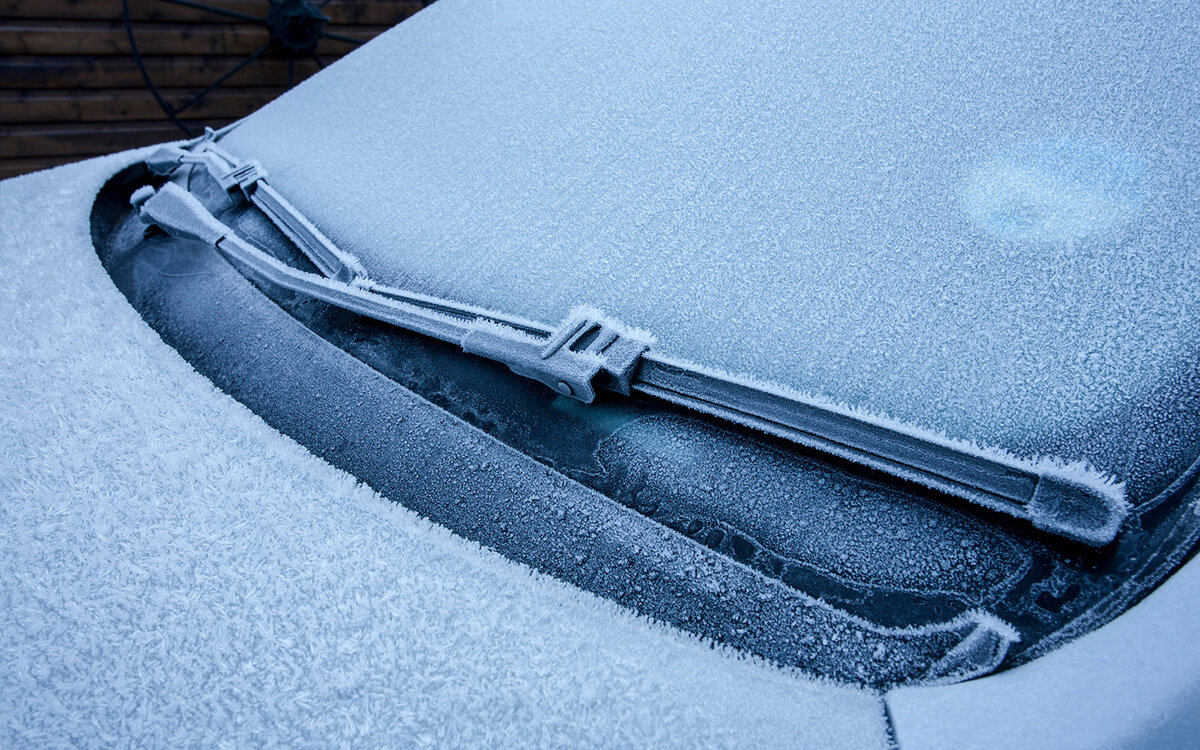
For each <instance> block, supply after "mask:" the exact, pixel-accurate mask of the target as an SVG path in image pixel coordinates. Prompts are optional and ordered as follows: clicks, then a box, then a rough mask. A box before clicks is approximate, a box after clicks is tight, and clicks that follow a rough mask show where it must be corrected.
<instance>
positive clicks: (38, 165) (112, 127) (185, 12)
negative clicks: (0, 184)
mask: <svg viewBox="0 0 1200 750" xmlns="http://www.w3.org/2000/svg"><path fill="white" fill-rule="evenodd" d="M194 1H195V2H199V3H201V4H203V5H206V6H210V7H211V8H216V9H221V10H227V11H232V12H235V13H242V14H245V15H249V16H255V17H265V16H266V15H267V12H268V10H269V7H270V2H269V0H194ZM424 4H426V3H423V2H421V1H420V0H413V1H405V0H391V1H387V0H331V1H330V2H328V3H327V4H326V5H324V6H323V7H322V8H321V13H323V14H324V15H326V16H328V17H329V18H330V22H329V23H328V25H327V26H326V27H325V29H326V30H327V31H330V32H333V33H337V34H341V35H343V36H347V37H352V38H356V39H363V40H367V39H370V38H372V37H374V36H376V35H378V34H380V33H382V32H384V31H386V30H387V29H388V28H390V27H392V26H394V25H395V24H397V23H399V22H400V21H402V20H404V19H405V18H407V17H408V16H410V15H412V14H413V13H415V12H416V11H418V10H420V9H421V7H422V6H423V5H424ZM129 8H130V17H131V20H132V28H133V32H134V39H135V40H136V42H137V46H138V49H139V50H140V51H141V54H142V59H143V61H144V63H145V67H146V70H147V72H148V73H149V75H150V77H151V80H152V81H153V82H154V84H155V86H156V87H157V88H158V89H159V90H160V92H161V94H162V96H163V98H164V99H165V100H166V101H167V102H169V103H171V104H172V105H173V106H176V107H178V106H181V105H182V104H183V103H185V102H187V101H188V99H190V98H192V97H194V96H195V95H196V94H198V93H200V92H201V91H203V90H204V89H205V88H206V87H208V86H209V85H211V84H212V83H213V82H214V81H217V80H218V79H220V78H221V77H222V76H223V75H224V74H226V73H228V72H229V71H230V70H232V69H233V68H234V67H235V66H237V65H238V64H239V63H241V62H243V61H245V60H246V59H247V58H248V57H249V56H251V55H252V54H254V53H255V52H256V51H257V50H260V49H261V48H262V47H263V46H264V45H266V44H267V43H268V42H269V40H270V34H269V32H268V30H267V28H266V26H264V25H261V24H256V23H252V22H249V21H246V20H242V19H237V18H231V17H228V16H222V15H219V14H216V13H214V12H212V11H210V10H201V9H197V8H191V7H184V6H182V5H178V4H174V3H171V2H168V1H167V0H129ZM354 47H355V45H353V44H349V43H347V42H342V41H337V40H334V39H329V38H324V39H321V40H320V41H319V43H318V46H317V48H316V53H317V56H318V57H319V58H320V61H321V62H323V63H325V64H329V63H331V62H333V61H335V60H336V59H338V58H339V57H341V56H342V55H344V54H346V53H348V52H350V51H352V50H353V49H354ZM289 58H291V66H292V73H293V75H292V82H293V83H298V82H299V81H301V80H303V79H304V78H306V77H308V76H310V75H312V74H313V73H315V72H316V71H317V70H318V69H319V67H320V65H319V63H318V61H317V60H316V59H314V58H313V56H312V55H311V54H307V53H295V52H293V53H290V54H289V53H288V52H287V51H285V50H284V49H282V48H280V47H279V46H278V45H276V46H275V47H273V48H272V49H270V50H269V51H268V52H266V53H264V54H263V55H262V56H261V57H259V58H258V59H256V60H254V61H252V62H250V63H249V64H247V65H246V67H245V68H243V69H242V70H240V71H238V72H237V73H235V74H234V75H232V76H230V77H229V79H228V80H227V81H225V82H224V83H223V84H222V85H220V86H218V87H216V88H215V89H213V90H212V91H210V92H209V93H207V94H205V95H204V96H203V97H202V98H201V99H199V100H198V101H197V102H196V103H195V104H193V105H192V106H190V107H188V108H187V109H186V110H185V111H184V112H182V113H180V114H179V117H180V119H182V120H183V121H184V122H185V123H186V124H188V125H189V126H190V127H192V128H193V129H194V130H196V131H197V132H200V131H202V129H203V126H204V125H210V126H213V127H219V126H220V125H223V124H225V123H228V122H231V121H233V120H235V119H237V118H239V117H241V116H243V115H245V114H248V113H249V112H251V111H253V110H255V109H257V108H258V107H260V106H262V105H263V104H265V103H266V102H268V101H270V100H271V99H273V98H275V97H276V96H278V95H279V94H280V93H282V92H283V91H285V90H286V89H287V87H288V67H289ZM181 137H184V134H183V132H182V131H181V130H180V129H179V128H178V127H177V126H176V125H175V124H174V123H172V122H171V120H170V119H169V117H168V115H167V114H166V113H165V112H164V111H163V109H162V107H160V106H159V104H158V102H157V101H156V100H155V98H154V96H153V94H152V93H151V91H150V89H149V88H148V86H147V85H146V82H145V80H144V78H143V75H142V72H141V70H140V69H139V68H138V65H137V62H136V60H135V58H134V55H133V54H132V51H131V47H130V43H129V38H128V34H127V32H126V28H125V22H124V18H123V15H122V9H121V0H0V178H5V177H12V176H14V175H18V174H23V173H25V172H32V171H35V170H38V169H44V168H46V167H51V166H55V165H58V164H64V163H67V162H71V161H77V160H79V159H83V158H86V157H89V156H95V155H98V154H107V153H111V152H114V151H121V150H124V149H129V148H134V147H137V146H143V145H147V144H151V143H158V142H161V141H166V140H172V139H176V138H181Z"/></svg>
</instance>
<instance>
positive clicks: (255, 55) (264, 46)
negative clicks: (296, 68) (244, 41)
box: [175, 42, 271, 114]
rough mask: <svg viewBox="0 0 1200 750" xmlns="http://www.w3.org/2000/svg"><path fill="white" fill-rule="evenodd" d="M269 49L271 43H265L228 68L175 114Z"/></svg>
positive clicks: (177, 109)
mask: <svg viewBox="0 0 1200 750" xmlns="http://www.w3.org/2000/svg"><path fill="white" fill-rule="evenodd" d="M270 48H271V43H270V42H267V43H266V44H264V45H263V46H261V47H259V48H258V50H257V51H255V52H254V53H253V54H251V55H250V56H249V57H247V58H246V59H245V60H242V61H241V62H240V63H238V64H237V65H235V66H233V67H232V68H230V69H229V71H228V72H226V73H225V74H224V75H222V76H221V77H220V78H218V79H217V80H215V81H213V82H212V83H210V84H208V86H205V87H204V88H203V89H201V90H200V91H199V92H198V93H196V94H195V95H194V96H192V98H191V99H188V100H187V101H186V102H184V104H183V106H181V107H176V108H175V113H176V114H178V113H180V112H182V111H183V110H185V109H187V108H188V107H190V106H192V105H193V104H195V103H196V102H198V101H200V100H201V99H203V98H204V97H205V96H207V95H208V94H209V93H210V92H211V91H212V90H213V89H215V88H216V87H218V86H220V85H221V84H222V83H225V82H226V81H228V80H229V79H230V78H231V77H233V76H234V75H236V74H237V73H238V71H240V70H241V69H242V68H245V67H246V66H247V65H249V64H250V63H252V62H254V61H255V60H257V59H258V58H260V57H262V56H263V55H264V54H266V52H267V50H269V49H270Z"/></svg>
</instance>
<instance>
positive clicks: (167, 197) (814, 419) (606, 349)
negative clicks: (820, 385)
mask: <svg viewBox="0 0 1200 750" xmlns="http://www.w3.org/2000/svg"><path fill="white" fill-rule="evenodd" d="M213 141H214V138H213V136H212V134H210V135H209V136H207V137H205V138H202V139H199V140H198V141H195V142H193V143H191V144H189V147H188V148H180V147H176V146H166V147H163V148H162V149H159V150H158V151H156V152H155V153H154V154H152V155H151V156H150V158H148V159H147V161H146V163H147V165H148V166H149V167H150V169H151V170H152V171H154V172H156V173H158V174H160V175H169V174H171V173H172V172H173V171H174V170H175V169H177V168H178V167H179V166H181V165H185V164H189V165H198V166H202V167H204V168H205V169H206V170H207V171H208V172H209V174H210V175H212V177H213V178H214V179H216V180H217V182H218V183H219V184H220V185H221V186H222V187H224V188H225V189H226V190H227V191H228V192H229V193H230V194H231V195H233V196H235V197H236V196H241V197H244V198H245V199H246V200H248V201H249V202H251V203H252V204H253V205H255V206H257V207H258V208H259V209H260V210H262V211H263V213H265V214H266V215H267V217H268V218H270V219H271V221H272V222H273V223H274V224H275V225H276V226H277V227H279V229H280V230H281V231H283V233H284V234H285V235H287V237H288V238H289V239H291V240H292V241H293V242H294V243H295V244H296V246H297V247H298V248H299V249H300V250H301V251H302V252H303V253H304V254H305V255H306V256H307V257H308V258H309V259H310V260H311V261H312V263H313V265H314V266H315V267H316V268H317V269H319V270H320V273H319V274H314V273H309V272H306V271H303V270H300V269H297V268H294V267H292V266H289V265H287V264H285V263H282V262H281V261H279V260H277V259H276V258H274V257H273V256H271V255H269V254H267V253H266V252H264V251H262V250H260V249H258V248H257V247H255V246H253V245H252V244H250V243H249V242H247V241H246V240H244V239H242V238H241V237H239V236H238V235H237V234H236V233H235V232H234V231H233V230H232V229H231V228H230V227H228V226H226V225H225V224H223V223H221V222H220V221H219V220H217V219H216V218H215V217H214V216H213V215H212V214H211V213H210V212H209V211H208V209H206V208H205V207H204V205H203V204H201V203H200V201H199V200H197V199H196V198H195V197H194V196H192V195H191V194H190V193H188V192H186V191H185V190H183V189H182V188H180V187H179V186H178V185H175V184H173V183H167V184H166V185H164V186H163V187H162V188H161V189H160V190H159V191H158V192H157V193H155V192H154V191H153V190H152V189H150V188H143V189H142V190H139V191H138V192H137V193H135V195H134V204H135V205H136V206H137V207H138V209H139V211H140V212H141V216H142V218H143V219H144V220H145V221H147V222H148V223H151V224H155V225H157V226H159V227H161V228H162V229H163V230H164V231H166V232H167V233H169V234H171V235H172V236H175V237H179V238H184V239H192V240H199V241H201V242H205V243H207V244H210V245H213V246H215V247H216V248H217V249H218V250H220V251H221V252H222V253H223V254H224V255H226V256H227V257H228V258H229V259H230V260H232V261H233V262H234V263H235V264H237V265H239V266H240V267H242V268H243V269H246V270H248V271H249V272H251V273H252V274H254V275H256V276H258V277H260V278H262V279H265V280H267V281H269V282H270V283H273V284H276V285H278V286H280V287H284V288H287V289H290V290H292V291H295V292H299V293H302V294H305V295H309V296H312V297H314V298H317V299H320V300H322V301H324V302H327V303H329V304H332V305H336V306H338V307H341V308H345V309H347V310H351V311H353V312H356V313H358V314H361V315H364V316H366V317H369V318H372V319H374V320H378V321H382V322H385V323H389V324H391V325H395V326H399V327H401V328H405V329H407V330H411V331H415V332H417V333H421V334H424V335H426V336H431V337H433V338H437V339H440V340H442V341H447V342H451V343H454V344H456V345H459V346H461V347H462V348H463V350H464V351H467V352H470V353H472V354H477V355H480V356H483V357H487V358H489V359H492V360H495V361H497V362H502V363H503V364H505V365H507V366H508V367H509V369H511V370H512V371H513V372H516V373H518V374H520V375H523V376H525V377H528V378H532V379H534V380H537V381H539V382H541V383H544V384H545V385H546V386H548V387H550V388H552V389H554V390H555V391H557V392H558V393H560V394H562V395H564V396H569V397H571V398H574V399H578V400H579V401H582V402H584V403H591V402H592V401H593V400H594V399H595V397H596V391H597V389H604V390H607V391H611V392H615V393H619V394H623V395H630V394H632V393H635V392H636V393H641V394H645V395H648V396H653V397H655V398H659V399H662V400H664V401H668V402H671V403H674V404H678V405H681V406H684V407H687V408H690V409H693V410H696V411H699V412H703V413H706V414H710V415H714V416H717V417H720V418H723V419H726V420H729V421H731V422H736V423H738V424H742V425H746V426H749V427H753V428H755V429H758V430H761V431H763V432H766V433H769V434H772V435H776V436H779V437H782V438H785V439H787V440H790V441H792V442H794V443H798V444H800V445H804V446H807V447H810V448H814V449H817V450H820V451H824V452H826V453H829V454H832V455H834V456H838V457H841V458H843V459H846V460H849V461H853V462H855V463H858V464H861V465H865V466H869V467H871V468H874V469H877V470H880V471H883V472H886V473H888V474H890V475H892V476H895V477H899V478H902V479H905V480H908V481H912V482H916V483H918V484H921V485H924V486H927V487H930V488H933V489H936V490H939V491H941V492H944V493H946V494H949V495H953V496H956V497H960V498H964V499H967V500H970V501H972V502H975V503H977V504H979V505H982V506H985V507H988V508H991V509H993V510H996V511H1000V512H1002V513H1006V514H1008V515H1011V516H1015V517H1018V518H1023V519H1027V520H1028V521H1030V522H1032V523H1033V525H1034V526H1035V527H1037V528H1039V529H1042V530H1044V531H1047V532H1050V533H1053V534H1057V535H1060V536H1064V537H1067V538H1070V539H1074V540H1077V541H1081V542H1085V543H1087V544H1092V545H1102V544H1107V543H1108V542H1110V541H1112V539H1113V538H1114V537H1115V536H1116V533H1117V530H1118V529H1119V527H1120V525H1121V523H1122V521H1123V520H1124V518H1125V515H1126V513H1127V504H1126V502H1125V500H1124V489H1123V486H1121V485H1118V484H1115V483H1113V482H1111V481H1107V480H1105V479H1104V478H1103V477H1099V476H1097V475H1096V474H1095V473H1093V472H1090V471H1088V470H1086V469H1085V468H1082V467H1079V466H1071V465H1065V464H1063V463H1061V462H1058V461H1052V460H1041V461H1029V460H1023V459H1020V458H1017V457H1014V456H1011V455H1008V454H1005V453H1003V452H1000V451H989V450H985V449H982V448H979V447H977V446H975V445H971V444H966V443H962V442H959V441H952V440H949V439H946V438H942V437H940V436H937V435H933V434H929V433H925V432H922V431H920V430H916V429H913V428H910V427H907V426H905V425H901V424H898V423H892V422H888V421H885V420H881V419H878V418H875V417H872V416H870V415H865V414H862V413H857V412H855V411H853V410H851V409H846V408H842V407H839V406H837V405H834V404H828V403H822V402H820V401H819V400H817V399H814V398H811V397H808V396H805V395H804V394H799V393H795V392H791V391H789V390H787V389H783V388H778V387H774V386H771V385H769V384H764V383H761V382H756V381H753V380H750V379H746V378H740V377H736V376H731V375H727V374H724V373H720V372H716V371H713V370H709V369H707V368H704V367H700V366H697V365H694V364H691V363H688V362H684V361H680V360H673V359H670V358H668V357H665V356H661V355H659V354H657V353H656V352H654V351H652V349H651V347H652V345H653V339H652V337H651V336H650V335H649V334H647V333H646V332H644V331H639V330H637V329H633V328H629V327H627V326H624V325H622V324H620V323H618V322H616V321H614V320H611V319H609V318H607V317H605V316H604V315H602V314H600V313H598V312H596V311H594V310H590V309H587V308H579V309H577V310H575V311H574V312H573V313H572V314H571V315H570V316H569V317H568V318H567V320H566V321H564V322H563V323H562V324H561V325H560V326H559V327H557V328H553V329H552V328H548V327H546V326H543V325H541V324H539V323H535V322H532V321H527V320H522V319H519V318H516V317H512V316H506V315H502V314H497V313H494V312H490V311H486V310H482V309H479V308H475V307H471V306H468V305H462V304H459V303H457V302H453V301H450V300H445V299H440V298H436V297H430V296H427V295H422V294H418V293H414V292H409V291H405V290H401V289H394V288H390V287H386V286H382V285H379V284H376V283H375V282H373V281H371V280H370V279H369V278H368V277H367V274H366V271H365V270H364V269H363V267H362V265H361V264H360V263H359V262H358V261H357V259H355V258H354V256H353V255H351V254H349V253H347V252H345V251H343V250H341V249H340V248H338V247H336V246H335V245H334V243H333V242H332V241H330V240H329V238H327V237H326V236H325V235H324V234H322V233H321V231H320V230H319V229H318V228H317V227H316V226H314V225H313V224H312V223H311V222H309V221H308V220H307V219H306V218H305V217H304V216H303V215H301V214H300V212H299V211H298V210H296V208H295V207H293V206H292V205H291V204H290V203H288V202H287V200H285V199H284V198H283V196H281V195H280V194H279V193H278V192H277V191H276V190H274V189H273V188H272V187H271V186H270V185H269V184H268V183H267V181H266V179H265V178H266V173H265V171H263V169H262V168H261V167H260V166H258V165H257V164H256V163H254V162H241V161H239V160H238V159H236V158H235V157H233V156H232V155H230V154H228V153H227V152H225V151H223V150H222V149H220V148H219V147H218V146H216V144H215V143H214V142H213Z"/></svg>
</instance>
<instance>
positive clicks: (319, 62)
mask: <svg viewBox="0 0 1200 750" xmlns="http://www.w3.org/2000/svg"><path fill="white" fill-rule="evenodd" d="M312 58H313V60H315V61H316V63H317V67H318V68H324V67H325V61H324V60H322V59H321V56H320V55H318V54H317V53H316V51H315V50H314V51H313V53H312Z"/></svg>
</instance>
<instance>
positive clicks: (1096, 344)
mask: <svg viewBox="0 0 1200 750" xmlns="http://www.w3.org/2000/svg"><path fill="white" fill-rule="evenodd" d="M468 6H469V7H468ZM1198 78H1200V38H1198V34H1197V30H1196V27H1195V25H1194V24H1192V25H1189V24H1181V23H1178V22H1177V21H1176V20H1175V19H1174V16H1173V14H1171V13H1155V12H1152V11H1151V10H1148V9H1146V8H1144V7H1143V6H1142V5H1140V4H1121V3H1104V4H1094V5H1089V6H1086V7H1056V6H1053V5H1046V4H1032V3H1029V4H1018V5H1015V6H1012V5H1010V6H1005V7H1004V8H996V9H992V8H986V7H973V8H970V9H967V10H961V9H955V8H945V7H939V6H934V5H932V4H928V5H915V6H914V5H908V4H906V5H905V6H904V7H902V8H899V7H897V8H894V9H890V8H880V7H877V6H875V5H864V6H863V7H861V8H851V9H847V8H841V7H837V6H828V5H824V4H822V5H820V6H810V5H806V4H798V3H791V2H766V3H755V4H753V7H739V8H737V9H736V10H732V11H731V9H730V8H729V6H728V5H727V4H723V3H717V2H670V1H666V0H664V1H663V2H646V3H637V4H635V5H632V6H630V7H624V8H622V9H620V10H619V11H613V10H612V9H610V8H607V7H601V6H596V5H593V4H587V3H581V2H550V1H549V0H543V1H540V2H526V3H516V2H497V3H490V4H475V5H470V4H468V3H459V4H455V3H447V4H446V6H445V7H437V6H435V7H434V8H432V9H430V10H429V11H426V12H424V13H422V14H419V15H418V16H417V17H415V18H414V19H413V20H412V21H411V22H408V23H406V24H405V25H404V27H402V28H399V29H397V30H395V31H393V32H391V33H389V34H388V35H385V36H384V37H382V38H380V39H379V40H378V41H376V42H375V43H373V44H371V45H368V46H367V47H365V48H364V49H362V50H360V51H359V52H356V53H355V54H354V55H352V56H351V57H349V58H348V59H347V60H346V61H345V62H342V63H340V64H339V65H337V66H334V67H333V68H332V69H330V70H328V71H326V72H324V73H322V74H320V75H318V76H316V77H315V78H313V79H311V80H310V81H308V82H306V83H305V84H304V85H302V86H301V87H299V88H298V89H297V90H296V91H294V92H292V93H290V94H288V95H286V96H284V97H282V98H281V99H279V100H278V101H276V102H275V103H273V104H272V105H269V106H268V107H267V108H265V109H264V110H262V111H261V112H260V113H258V114H256V115H254V116H252V117H251V118H249V119H248V120H247V121H246V122H245V124H243V125H242V126H241V127H240V128H238V129H237V130H235V131H234V132H232V133H231V134H230V135H229V136H228V137H227V139H226V141H225V142H226V144H227V146H228V148H229V149H230V150H231V151H233V152H234V153H236V154H238V155H239V156H242V157H244V158H251V157H252V158H256V159H259V160H260V161H262V162H263V163H264V165H266V166H267V168H268V169H269V170H270V172H271V175H272V182H273V184H274V185H275V186H276V187H278V188H279V189H280V191H281V192H283V193H285V194H286V195H287V196H288V197H289V199H291V200H292V201H293V202H294V203H295V204H296V206H297V207H298V208H299V209H300V210H302V211H303V212H305V214H306V215H308V216H309V217H310V218H311V219H312V220H313V221H314V222H315V223H316V224H317V225H318V226H320V227H321V228H322V229H323V230H324V231H325V232H326V233H328V234H329V235H330V237H331V238H332V239H333V240H334V241H335V242H337V243H339V244H340V245H341V246H342V247H344V248H346V249H347V250H349V251H351V252H353V253H355V254H356V255H358V256H359V257H360V258H361V259H362V260H363V262H364V264H365V265H366V266H367V268H368V269H369V271H370V272H371V274H372V276H373V277H376V278H379V279H380V280H381V281H383V282H386V283H392V284H396V285H400V286H406V287H412V288H416V289H418V290H420V291H423V292H426V293H430V294H437V295H443V296H447V297H451V298H454V299H458V300H461V301H463V302H467V303H471V304H476V305H480V306H483V307H487V308H490V309H495V310H500V311H504V312H507V313H510V314H515V315H521V316H524V317H527V318H530V319H534V320H540V321H544V322H553V321H557V320H560V319H562V318H563V317H564V315H565V314H566V313H567V312H568V311H569V310H570V309H572V308H573V307H575V306H576V305H580V304H588V305H595V306H597V307H600V308H602V309H604V310H605V311H607V312H608V313H609V314H611V315H613V316H615V317H617V318H619V319H621V320H623V321H625V322H627V323H628V324H630V325H635V326H639V327H642V328H645V329H648V330H650V331H653V333H654V334H655V335H656V336H657V337H658V340H659V345H658V347H657V348H656V351H658V352H661V353H662V354H664V355H667V356H674V357H678V358H680V359H686V360H689V361H693V362H697V363H700V364H703V365H705V366H709V367H712V368H714V369H720V370H724V371H728V372H733V373H738V374H744V375H746V376H750V377H753V378H755V379H757V380H762V381H769V382H774V383H778V384H780V385H781V386H784V387H786V388H789V389H792V390H794V391H796V392H800V393H804V394H811V396H812V397H813V398H814V399H820V400H822V401H826V402H829V403H835V404H843V405H846V406H847V407H848V408H853V409H856V410H860V412H861V413H866V414H872V415H875V416H877V417H879V418H881V419H886V420H894V421H895V422H897V423H900V424H904V425H907V426H909V427H910V428H912V429H914V430H921V431H928V432H930V433H932V434H938V435H945V436H946V438H947V439H949V440H955V441H963V442H964V443H967V444H978V445H980V446H984V447H986V448H987V449H989V450H992V449H994V450H999V451H1005V452H1007V453H1009V454H1013V455H1016V456H1019V457H1022V458H1027V459H1031V460H1032V459H1035V458H1036V457H1039V456H1048V457H1051V460H1057V461H1060V462H1062V463H1064V464H1069V465H1083V464H1084V463H1086V464H1088V465H1090V466H1091V467H1093V468H1094V469H1095V470H1096V474H1094V475H1093V477H1094V478H1096V479H1100V478H1101V476H1108V477H1111V478H1113V479H1114V480H1115V481H1117V482H1124V483H1125V486H1126V489H1127V493H1128V495H1129V497H1130V499H1131V500H1133V501H1134V502H1138V501H1139V500H1145V499H1148V498H1150V497H1152V496H1153V495H1154V494H1156V493H1157V492H1159V491H1160V490H1162V489H1163V488H1164V487H1165V486H1166V485H1167V484H1169V483H1170V481H1171V480H1172V479H1173V478H1174V477H1176V476H1178V475H1179V473H1180V472H1181V471H1182V470H1183V469H1184V468H1186V466H1187V465H1188V464H1189V463H1190V462H1191V461H1192V460H1193V459H1194V458H1195V456H1196V454H1197V449H1198V447H1200V434H1198V433H1200V431H1198V430H1197V429H1196V426H1195V425H1196V424H1197V423H1200V369H1198V365H1197V363H1198V362H1200V356H1198V355H1200V351H1198V350H1200V342H1198V341H1197V334H1196V332H1197V331H1198V330H1200V325H1197V323H1198V321H1197V317H1198V316H1197V302H1198V301H1200V268H1198V263H1197V260H1198V257H1197V256H1198V253H1200V236H1198V235H1200V205H1198V201H1197V195H1198V194H1200V193H1198V191H1197V188H1196V177H1195V175H1196V174H1198V173H1200V136H1198V131H1197V129H1196V128H1195V123H1196V122H1197V120H1198V119H1200V93H1198V90H1197V88H1196V86H1195V81H1196V80H1197V79H1198Z"/></svg>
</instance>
